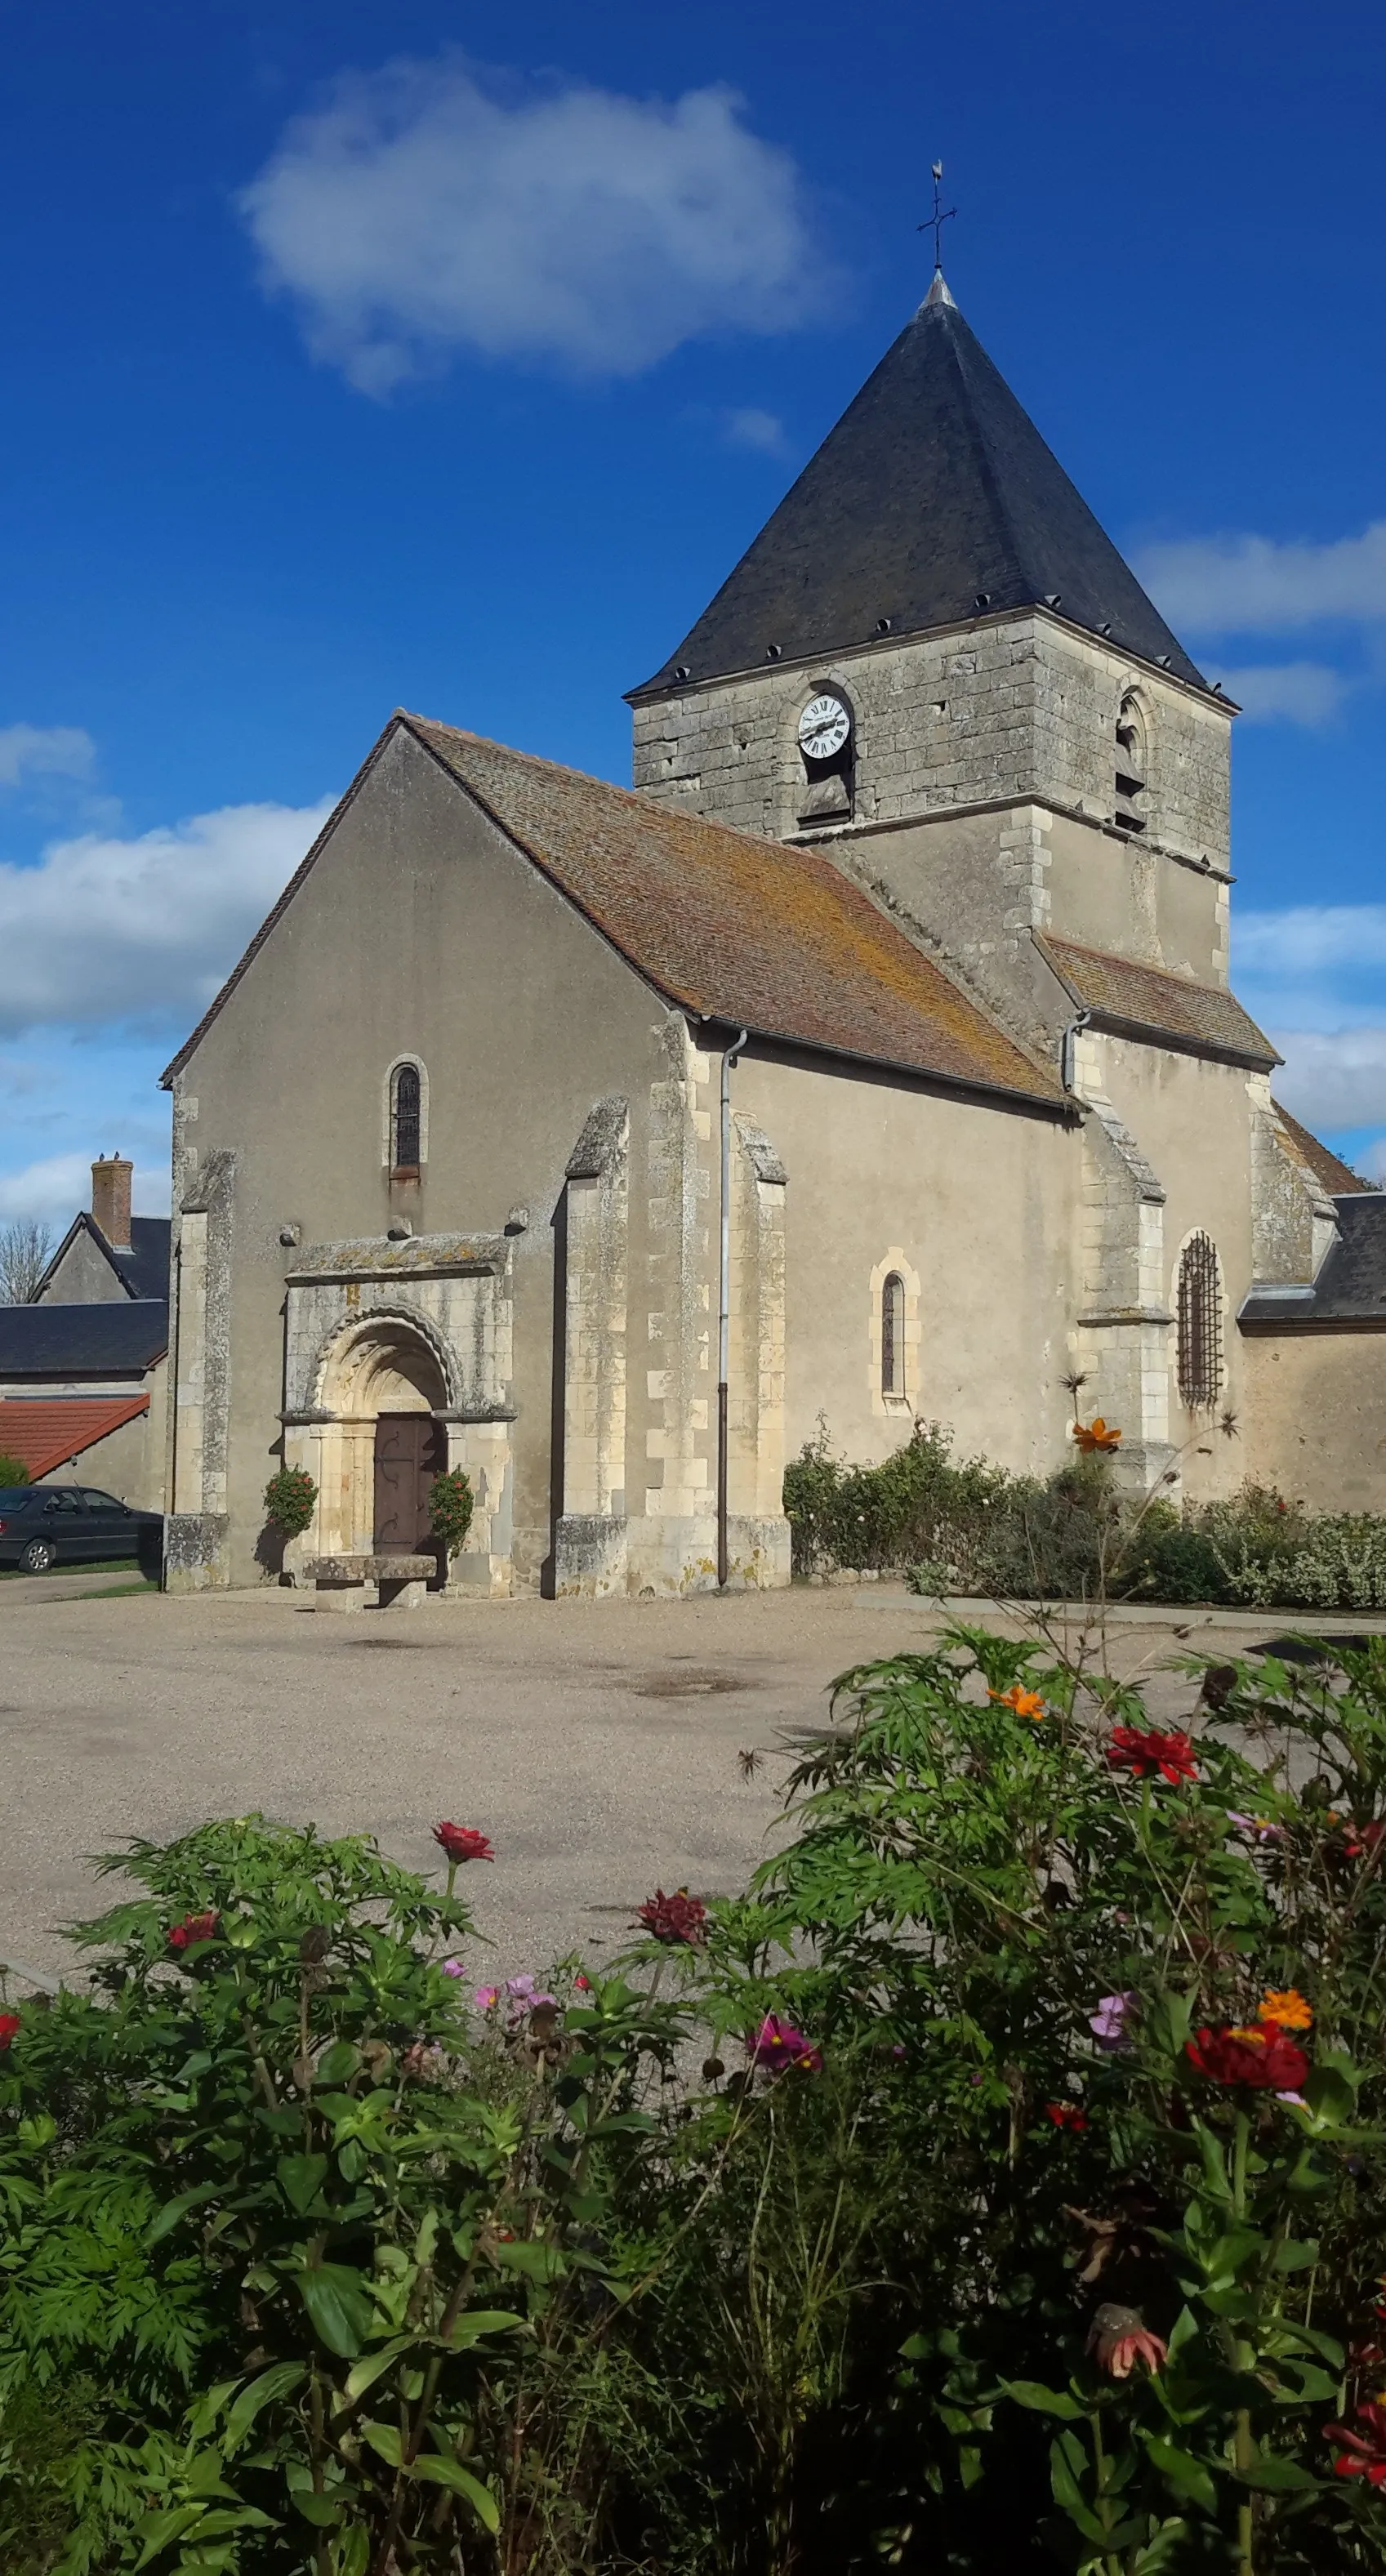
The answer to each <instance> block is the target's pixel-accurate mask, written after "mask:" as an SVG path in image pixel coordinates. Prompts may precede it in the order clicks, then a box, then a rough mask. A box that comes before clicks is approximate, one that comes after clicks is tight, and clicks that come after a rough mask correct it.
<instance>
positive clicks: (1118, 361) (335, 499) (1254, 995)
mask: <svg viewBox="0 0 1386 2576" xmlns="http://www.w3.org/2000/svg"><path fill="white" fill-rule="evenodd" d="M1383 50H1386V47H1384V46H1383V36H1382V21H1381V18H1380V13H1379V11H1378V10H1376V9H1374V8H1371V7H1369V6H1367V5H1357V0H1341V4H1340V5H1339V6H1338V7H1337V8H1335V9H1334V10H1333V11H1332V12H1331V13H1330V14H1329V16H1328V17H1327V18H1326V19H1325V20H1324V21H1323V22H1322V24H1321V25H1320V26H1319V27H1318V29H1317V32H1316V34H1315V36H1314V40H1313V42H1312V43H1309V42H1307V41H1306V22H1305V19H1304V15H1303V10H1302V8H1300V7H1296V8H1294V9H1291V8H1290V7H1288V6H1284V5H1281V0H1258V4H1257V5H1256V6H1252V5H1250V0H1231V5H1229V6H1227V7H1225V8H1223V9H1222V10H1221V11H1210V10H1208V9H1206V8H1205V7H1199V8H1194V7H1193V6H1190V5H1186V0H1167V5H1166V6H1165V7H1164V8H1163V9H1162V10H1160V11H1159V12H1155V13H1141V12H1133V11H1116V10H1113V9H1111V8H1110V6H1109V5H1103V6H1101V7H1098V6H1090V5H1087V0H1066V5H1063V6H1060V7H1050V8H1048V9H1042V10H1040V9H1036V8H1035V7H1034V6H1033V0H1024V5H1022V0H991V5H990V6H988V7H987V8H986V9H984V10H980V9H973V10H970V11H961V10H959V11H953V12H944V11H935V10H929V11H924V10H920V9H917V8H911V9H905V8H903V7H892V6H879V5H878V6H877V7H876V8H874V9H873V10H871V11H869V12H867V11H860V10H859V11H854V12H844V11H837V12H828V13H818V14H816V15H811V14H810V13H808V12H805V11H804V10H803V9H802V8H801V7H798V6H795V7H788V6H785V5H782V0H761V6H760V7H759V8H758V9H756V10H754V11H752V10H747V9H746V8H745V7H744V5H741V6H737V7H732V6H729V5H727V4H726V0H704V5H703V6H702V7H700V8H699V9H698V10H697V11H684V12H680V11H657V10H651V9H649V8H648V6H646V5H641V6H640V7H638V8H637V7H635V6H634V5H625V0H621V5H605V6H602V7H600V8H599V9H598V10H596V11H595V12H589V13H586V15H582V14H575V13H573V12H572V11H571V10H569V9H562V10H560V9H558V8H557V7H553V6H549V5H531V6H529V7H527V8H526V9H525V10H524V11H516V10H515V9H514V8H513V7H512V8H508V9H501V8H499V7H497V6H482V5H478V6H474V7H469V8H463V7H450V6H442V5H437V0H392V5H391V6H390V7H389V8H388V9H387V8H385V7H383V6H378V5H368V4H367V0H331V5H330V6H328V5H326V0H281V6H280V8H279V10H278V11H277V12H273V13H272V12H269V11H265V10H249V9H246V8H243V7H240V6H237V5H233V0H202V5H201V6H200V7H198V8H196V9H189V8H188V7H187V6H186V5H185V0H179V5H177V6H174V5H150V0H129V5H128V6H127V7H126V8H125V9H124V10H121V11H119V12H117V11H113V10H111V9H110V7H109V5H108V0H99V5H96V0H85V5H84V4H83V0H74V5H72V6H69V7H68V8H67V9H65V10H64V11H62V12H61V13H58V12H53V11H42V10H33V11H30V12H28V13H25V15H24V16H23V17H19V18H14V19H12V21H11V23H10V26H9V28H8V31H7V69H8V79H7V82H6V85H5V93H4V98H3V101H0V126H2V127H3V138H2V139H3V150H0V228H3V239H4V244H5V251H6V256H5V258H4V261H3V263H2V264H0V280H2V281H3V282H2V283H0V297H3V304H4V317H3V334H4V348H5V352H6V357H7V361H8V363H7V369H6V374H7V397H6V403H5V408H4V419H3V426H2V427H0V443H2V444H3V451H4V454H3V469H4V470H3V472H0V580H2V581H3V592H4V597H5V601H6V610H7V614H6V618H5V622H4V632H3V637H0V1217H6V1216H13V1215H16V1214H23V1215H28V1214H33V1215H36V1216H39V1217H42V1218H45V1219H47V1220H49V1221H50V1222H53V1223H55V1224H56V1223H61V1222H63V1221H65V1220H66V1218H67V1216H68V1215H69V1214H70V1213H71V1211H72V1209H73V1208H74V1207H75V1206H77V1205H78V1204H80V1203H81V1202H82V1200H83V1198H84V1195H85V1178H86V1165H87V1163H88V1161H89V1160H90V1158H91V1156H92V1155H93V1154H94V1153H96V1152H98V1151H103V1150H104V1151H110V1150H113V1149H114V1148H116V1147H119V1148H121V1149H122V1150H124V1151H128V1152H133V1153H134V1154H135V1156H136V1160H137V1163H138V1166H139V1171H140V1179H139V1182H138V1184H137V1201H136V1203H137V1205H142V1206H144V1207H145V1208H147V1209H151V1210H152V1209H155V1208H157V1207H158V1206H160V1205H161V1204H166V1197H165V1196H162V1195H161V1193H164V1192H165V1191H166V1180H165V1174H164V1161H165V1154H166V1120H165V1104H164V1102H163V1100H162V1097H161V1095H160V1094H159V1093H158V1091H157V1089H156V1088H155V1078H156V1076H157V1073H158V1069H159V1067H160V1065H161V1063H162V1062H163V1061H164V1060H165V1059H166V1057H167V1056H168V1054H169V1053H171V1051H172V1049H173V1047H174V1045H175V1044H176V1043H177V1042H178V1040H179V1038H180V1037H181V1036H182V1035H183V1034H185V1032H186V1029H187V1027H188V1026H189V1025H190V1024H191V1022H192V1020H193V1019H194V1018H195V1017H196V1015H197V1012H198V1010H199V1009H200V1007H201V1005H202V1003H203V1001H204V999H205V998H206V996H207V994H208V992H209V991H210V990H211V989H212V988H213V987H214V985H215V983H216V982H217V981H218V980H219V977H220V974H221V972H222V971H223V970H224V968H225V966H226V965H227V964H228V963H229V962H230V961H231V959H232V958H233V957H234V955H235V954H236V953H237V951H238V949H239V947H240V946H241V944H242V942H243V940H244V938H245V936H246V935H247V934H248V933H249V931H250V930H251V929H252V928H253V927H254V924H255V922H256V921H257V920H258V919H259V918H260V916H261V914H262V913H263V911H264V910H265V909H266V908H267V906H268V904H269V902H270V901H272V899H273V897H274V895H275V893H276V892H277V891H278V888H279V886H280V884H281V883H282V882H283V880H284V878H285V876H286V875H287V874H288V873H289V870H290V869H291V867H292V866H293V865H294V864H295V862H296V860H297V859H298V857H299V856H300V855H301V853H302V851H303V849H304V848H305V847H306V845H307V842H308V840H309V839H310V838H311V836H312V832H313V830H314V828H315V826H316V822H317V819H318V818H319V816H320V815H321V813H322V811H323V810H324V807H325V804H326V803H327V802H329V801H330V800H331V798H332V797H333V796H334V795H335V794H336V793H337V792H338V791H339V790H340V788H341V787H342V786H343V785H344V784H345V783H346V781H347V780H348V778H349V777H350V776H351V774H352V772H353V770H354V769H355V768H356V767H357V765H358V763H359V761H360V760H361V758H362V757H363V755H364V753H365V752H366V750H367V749H368V748H369V746H370V744H371V742H372V740H373V739H374V737H375V735H376V733H377V732H378V731H379V728H380V726H381V724H382V722H383V721H384V719H385V718H386V716H387V715H388V714H389V712H390V709H391V708H392V707H393V706H395V705H397V704H404V705H408V706H411V707H414V708H416V709H419V710H420V711H422V712H424V713H426V714H431V715H439V716H444V717H448V718H451V719H453V720H455V721H457V722H460V723H463V724H466V725H469V726H472V727H475V728H476V729H477V730H479V731H481V732H486V733H492V734H495V735H498V736H500V737H501V738H503V739H504V740H507V741H510V742H514V743H518V744H521V745H523V746H525V747H526V748H529V749H532V750H537V751H541V752H545V753H548V754H550V755H552V756H553V757H555V758H557V759H560V760H566V761H572V762H575V763H577V764H579V765H581V766H584V767H587V768H591V769H595V770H598V771H601V772H604V773H605V774H607V775H609V776H611V777H615V778H624V777H626V776H627V775H628V763H629V735H628V720H627V713H626V710H625V708H624V707H623V705H622V703H621V691H622V690H623V689H625V688H627V687H629V686H631V685H632V683H634V682H635V681H637V680H639V679H641V678H643V677H644V676H646V675H647V673H648V672H649V671H650V670H652V669H653V668H655V667H656V666H657V665H658V664H659V663H660V662H661V661H662V660H663V659H664V657H665V655H666V654H667V653H668V651H669V650H670V649H671V647H672V645H673V644H674V643H675V642H676V641H677V640H678V638H679V636H680V635H681V634H682V633H683V632H684V631H685V629H686V628H687V626H688V625H689V624H690V623H691V621H692V619H693V617H694V616H695V615H696V613H697V611H698V610H699V609H700V608H701V607H702V606H703V605H704V603H705V601H706V600H707V598H708V597H709V596H710V595H711V592H712V591H713V590H714V589H715V587H716V586H717V584H718V583H719V581H720V580H721V579H722V578H723V576H724V575H725V573H726V572H727V571H728V569H729V568H730V566H731V564H732V562H733V561H734V560H735V558H736V556H737V554H738V553H739V552H740V550H741V549H742V547H743V546H744V545H745V543H746V542H747V540H748V539H749V538H750V536H751V535H752V534H753V533H754V531H755V530H756V528H757V527H758V526H759V525H760V524H761V522H762V521H763V519H764V518H765V516H766V515H767V513H768V511H769V510H770V508H771V507H772V506H773V504H774V502H775V501H776V499H777V498H778V497H779V495H780V493H781V491H782V490H783V489H784V487H785V485H786V483H787V481H788V480H789V479H790V477H791V476H792V474H793V473H794V471H795V470H796V469H797V467H798V466H799V465H800V464H801V463H802V462H803V460H804V459H805V457H806V456H807V455H808V454H809V452H810V451H811V449H812V448H813V446H814V445H815V444H816V443H817V441H818V439H819V438H820V437H821V436H822V434H823V432H824V431H825V429H826V428H827V427H828V426H829V425H830V424H831V422H832V421H833V419H834V418H836V416H837V415H838V414H839V413H840V411H841V410H842V409H843V407H844V405H845V404H846V403H847V402H848V401H849V400H850V398H851V396H852V394H853V393H854V392H855V390H856V388H857V386H858V385H859V384H860V382H861V381H862V379H863V377H864V376H865V375H866V374H867V372H868V370H869V369H870V367H871V366H872V365H873V364H874V362H875V360H876V358H877V357H878V356H879V354H880V353H881V351H882V349H883V348H884V347H885V346H886V345H887V343H888V342H889V340H890V339H891V338H892V337H893V336H894V333H895V332H896V331H897V330H898V329H899V327H900V325H901V323H902V321H903V320H904V319H905V317H906V316H907V314H908V313H909V311H910V310H911V308H912V306H913V304H914V303H915V302H917V301H918V298H919V296H920V294H921V292H922V291H923V288H924V286H925V284H926V283H927V276H928V254H927V250H926V248H925V245H924V243H923V242H922V241H921V239H920V237H919V235H918V234H917V232H916V230H915V226H916V224H917V221H918V219H919V217H920V216H921V215H922V214H923V213H924V212H925V210H926V206H927V200H928V193H929V186H928V165H929V162H930V160H931V159H932V157H933V156H934V155H935V154H936V153H941V154H942V155H943V157H944V160H945V163H946V166H947V194H948V202H949V203H953V202H956V203H957V204H958V206H959V208H960V212H959V214H958V217H957V219H956V221H955V222H954V223H953V224H952V225H950V227H949V229H948V237H947V244H946V265H947V268H948V273H949V277H950V281H951V283H952V286H953V289H954V292H955V294H956V295H957V297H958V300H959V302H960V303H961V305H962V307H963V309H964V311H965V312H966V314H967V316H968V318H969V320H970V321H971V322H972V324H973V327H974V328H975V329H976V330H977V332H978V333H979V335H980V337H981V338H982V340H983V342H984V344H985V345H986V347H987V348H988V349H989V350H990V352H991V354H992V356H993V357H994V359H995V360H996V362H997V364H998V365H999V366H1000V367H1001V368H1002V370H1003V372H1004V373H1005V375H1006V376H1007V377H1008V379H1009V381H1010V383H1011V384H1012V385H1013V386H1014V388H1015V390H1016V392H1017V393H1018V394H1019V396H1020V398H1021V399H1022V401H1023V402H1024V403H1025V404H1026V406H1027V408H1028V409H1029V410H1030V412H1031V413H1032V415H1033V417H1034V418H1035V419H1036V421H1037V422H1038V423H1039V426H1040V428H1041V429H1042V430H1043V432H1044V434H1045V436H1046V437H1047V438H1048V439H1049V441H1050V443H1051V444H1052V445H1053V446H1054V447H1055V449H1056V450H1057V452H1058V454H1059V456H1060V457H1061V458H1062V460H1063V462H1064V463H1065V465H1066V466H1067V467H1068V470H1069V471H1070V473H1072V475H1073V476H1074V478H1075V480H1076V481H1077V483H1078V484H1079V487H1080V489H1081V490H1082V491H1083V492H1084V493H1085V494H1086V496H1087V498H1088V499H1089V500H1090V501H1091V502H1092V504H1093V506H1094V507H1095V509H1096V510H1097V512H1098V514H1099V516H1100V517H1101V518H1102V519H1103V520H1104V522H1105V524H1106V525H1107V526H1108V527H1109V528H1110V529H1111V531H1112V533H1113V534H1114V536H1115V537H1116V538H1117V539H1118V541H1119V542H1120V543H1121V544H1122V545H1123V546H1124V547H1125V549H1126V550H1127V552H1128V553H1129V554H1130V555H1131V556H1132V559H1133V560H1134V561H1135V562H1136V563H1137V566H1138V568H1139V569H1140V570H1141V571H1142V573H1143V575H1144V577H1145V578H1146V579H1147V582H1148V584H1149V586H1150V587H1151V588H1152V590H1153V591H1154V593H1155V595H1156V597H1157V598H1158V599H1159V601H1160V604H1161V605H1162V606H1163V607H1164V608H1165V610H1166V613H1167V614H1169V615H1170V616H1171V619H1172V622H1173V623H1174V624H1175V625H1176V627H1177V628H1178V630H1179V632H1180V634H1181V636H1182V638H1183V640H1184V641H1185V642H1186V643H1187V644H1188V645H1189V647H1190V649H1191V650H1193V651H1194V653H1195V655H1196V657H1197V658H1198V659H1199V660H1200V661H1201V663H1202V665H1203V667H1204V669H1205V670H1207V671H1208V672H1209V674H1210V676H1213V677H1219V678H1222V679H1224V680H1225V681H1226V683H1227V685H1228V686H1229V688H1231V689H1232V690H1233V692H1234V694H1238V695H1241V696H1243V697H1244V698H1245V700H1246V703H1247V706H1248V709H1249V714H1248V717H1247V718H1246V719H1244V720H1243V721H1242V723H1240V724H1239V726H1238V728H1237V738H1236V753H1235V763H1236V767H1235V778H1236V801H1235V826H1234V865H1235V867H1236V869H1237V872H1238V878H1239V884H1238V889H1237V895H1236V897H1235V902H1236V904H1237V907H1238V911H1239V916H1240V920H1241V923H1242V925H1243V926H1242V930H1241V933H1240V940H1239V962H1238V970H1237V971H1238V982H1239V987H1240V989H1241V991H1242V993H1243V996H1244V998H1245V999H1246V1000H1247V1001H1248V1003H1249V1004H1250V1005H1251V1007H1252V1008H1253V1009H1254V1010H1256V1011H1257V1012H1258V1014H1259V1015H1260V1016H1261V1017H1262V1018H1263V1020H1264V1021H1265V1023H1266V1025H1267V1026H1268V1027H1270V1028H1271V1029H1272V1031H1274V1032H1275V1033H1276V1034H1277V1035H1279V1036H1280V1038H1281V1041H1282V1044H1283V1046H1284V1050H1285V1053H1286V1055H1287V1058H1288V1063H1287V1068H1286V1072H1285V1075H1284V1077H1283V1078H1282V1086H1281V1087H1282V1091H1283V1094H1284V1096H1285V1097H1286V1099H1287V1100H1288V1101H1289V1103H1290V1105H1291V1106H1292V1107H1295V1108H1297V1109H1298V1110H1299V1111H1300V1113H1301V1115H1303V1116H1305V1117H1307V1118H1308V1119H1310V1120H1311V1122H1313V1123H1315V1124H1317V1125H1318V1126H1319V1127H1320V1129H1321V1130H1322V1131H1324V1132H1326V1133H1328V1134H1330V1135H1332V1136H1333V1137H1334V1138H1335V1140H1337V1141H1339V1142H1341V1143H1342V1144H1343V1145H1344V1146H1346V1147H1347V1148H1348V1150H1350V1151H1351V1152H1352V1154H1353V1155H1354V1157H1355V1158H1356V1159H1357V1160H1358V1161H1359V1163H1360V1164H1361V1165H1362V1166H1363V1167H1364V1168H1368V1169H1371V1170H1374V1171H1375V1172H1377V1173H1378V1174H1379V1175H1380V1176H1381V1177H1383V1178H1386V1001H1383V998H1382V981H1383V979H1382V969H1383V966H1386V888H1384V887H1383V884H1382V872H1381V865H1380V853H1381V849H1382V841H1383V826H1382V822H1381V819H1380V817H1381V797H1380V782H1379V772H1380V767H1381V739H1382V715H1383V697H1384V694H1386V447H1384V446H1383V440H1382V436H1381V429H1380V421H1381V415H1382V411H1383V406H1384V404H1386V331H1383V328H1382V323H1383V314H1382V301H1383V295H1382V239H1383V236H1382V221H1381V213H1380V201H1379V177H1378V168H1379V138H1378V131H1377V128H1378V122H1379V101H1380V94H1381V75H1382V70H1383V61H1382V56H1383Z"/></svg>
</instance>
